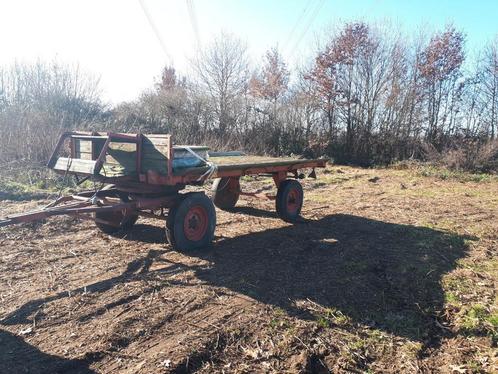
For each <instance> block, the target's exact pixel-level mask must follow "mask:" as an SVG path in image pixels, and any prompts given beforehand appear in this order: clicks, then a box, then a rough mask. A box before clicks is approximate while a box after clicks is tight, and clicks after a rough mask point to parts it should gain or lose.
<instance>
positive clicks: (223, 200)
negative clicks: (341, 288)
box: [0, 132, 327, 250]
mask: <svg viewBox="0 0 498 374" xmlns="http://www.w3.org/2000/svg"><path fill="white" fill-rule="evenodd" d="M326 162H327V160H326V159H313V160H307V159H290V158H287V159H281V158H277V159H275V158H264V157H263V158H262V157H252V156H251V157H248V156H241V155H238V154H237V153H236V152H225V153H216V152H215V153H208V149H207V148H206V147H199V146H197V147H196V146H181V145H173V143H172V137H171V135H163V134H157V135H145V134H121V133H97V132H92V133H87V132H67V133H64V134H62V135H61V137H60V139H59V141H58V143H57V145H56V147H55V149H54V152H53V154H52V156H51V157H50V160H49V161H48V165H47V166H48V167H49V168H51V169H53V170H54V171H55V172H57V173H60V174H64V175H74V176H75V178H76V179H77V181H78V182H82V181H84V180H88V179H90V180H93V181H94V182H96V183H101V184H102V187H101V188H98V189H95V190H91V191H84V192H80V193H77V194H74V195H70V196H62V197H60V198H58V199H56V200H55V201H54V202H52V203H51V204H49V205H47V206H46V207H44V208H43V209H39V210H36V211H32V212H27V213H22V214H16V215H10V216H7V217H5V218H4V219H0V227H1V226H6V225H10V224H16V223H23V222H31V221H35V220H40V219H45V218H48V217H51V216H56V215H73V216H78V217H81V218H88V219H92V220H94V221H95V224H96V226H97V227H98V228H99V229H100V230H102V231H103V232H105V233H108V234H113V233H116V232H119V231H122V230H129V229H130V228H131V227H132V226H133V224H134V223H135V222H136V221H137V219H138V217H139V216H145V217H152V218H157V219H162V220H164V221H166V234H167V239H168V241H169V242H170V244H171V245H172V246H173V247H174V248H176V249H178V250H189V249H195V248H202V247H205V246H207V245H209V244H210V243H211V241H212V240H213V237H214V231H215V226H216V211H215V208H214V205H216V206H217V207H218V208H220V209H225V210H230V209H231V208H233V207H234V206H235V204H236V203H237V200H238V199H239V196H240V195H249V196H254V197H262V198H268V199H273V200H275V206H276V211H277V214H278V215H279V216H280V217H281V218H282V219H284V220H285V221H288V222H294V221H296V220H297V219H298V217H299V215H300V212H301V207H302V204H303V189H302V187H301V184H300V183H299V181H298V180H299V179H300V178H303V177H304V175H303V174H300V173H299V171H300V170H301V169H312V172H311V174H310V176H311V177H315V168H318V167H325V164H326ZM244 175H267V176H271V177H273V180H274V182H275V185H276V187H277V194H276V195H273V196H272V195H269V194H262V193H245V192H243V191H241V188H240V183H239V179H240V177H241V176H244ZM213 178H215V181H214V183H213V194H212V198H211V199H210V198H209V197H207V196H206V194H205V193H204V192H182V190H184V189H185V188H186V186H187V185H194V186H200V185H203V184H204V183H205V182H206V181H207V180H210V179H213ZM213 204H214V205H213Z"/></svg>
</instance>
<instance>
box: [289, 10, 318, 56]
mask: <svg viewBox="0 0 498 374" xmlns="http://www.w3.org/2000/svg"><path fill="white" fill-rule="evenodd" d="M316 4H317V5H316V7H315V9H314V12H313V13H312V14H311V17H310V18H309V19H308V23H307V24H306V26H305V27H304V29H303V31H302V32H301V35H299V38H298V39H297V41H296V43H294V48H292V49H291V50H290V57H289V59H290V58H292V57H293V55H294V54H295V53H296V50H297V47H299V44H300V43H301V40H302V39H303V38H304V36H305V35H306V33H307V32H308V30H309V28H310V27H311V25H312V23H313V21H314V20H315V18H316V16H317V15H318V12H319V11H320V9H322V7H323V4H325V0H319V1H318V2H317V3H316Z"/></svg>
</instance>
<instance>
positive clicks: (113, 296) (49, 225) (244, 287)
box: [0, 167, 498, 373]
mask: <svg viewBox="0 0 498 374" xmlns="http://www.w3.org/2000/svg"><path fill="white" fill-rule="evenodd" d="M242 186H243V188H245V189H246V190H255V189H258V188H269V186H271V180H268V179H260V180H257V181H254V182H252V183H250V182H249V178H247V179H246V178H245V179H244V181H243V183H242ZM303 186H304V189H305V204H304V208H303V211H302V216H303V221H302V222H300V223H298V224H295V225H291V224H288V223H285V222H283V221H281V220H280V219H278V217H277V216H276V214H275V213H274V207H273V203H272V202H270V201H261V200H252V199H250V200H249V199H241V201H240V202H239V204H238V207H237V208H236V209H235V211H234V212H224V211H221V210H217V219H218V224H217V229H216V239H215V242H214V244H213V246H212V247H211V248H206V249H205V250H200V251H195V252H190V253H178V252H175V251H172V250H171V248H170V247H169V245H167V244H165V242H166V239H165V234H164V229H163V224H162V221H154V220H148V219H140V220H139V221H138V223H137V224H136V225H135V227H134V229H133V230H132V231H131V232H129V233H127V234H125V233H122V234H120V235H117V236H109V235H106V234H103V233H101V232H100V231H98V229H97V228H96V227H95V226H94V224H93V223H92V222H90V221H79V220H76V219H71V218H63V217H58V218H54V219H51V220H49V221H47V222H45V223H37V224H30V225H27V224H26V225H21V226H17V227H7V228H2V229H0V248H1V256H0V372H1V373H22V372H29V373H69V372H71V373H94V372H95V373H117V372H119V373H163V372H178V373H191V372H199V373H208V372H225V373H232V372H233V373H254V372H279V373H283V372H288V373H300V372H309V373H327V372H334V373H342V372H354V373H372V372H379V373H380V372H396V373H400V372H405V373H414V372H423V373H433V372H434V373H471V372H489V373H491V372H497V371H498V363H497V360H498V357H497V346H496V344H497V336H498V335H497V331H496V327H497V326H496V323H498V315H497V310H498V307H497V296H496V289H497V287H496V286H497V280H498V275H497V274H498V263H497V257H496V256H497V248H498V182H497V180H496V179H493V178H491V179H490V180H485V181H476V182H472V181H461V180H459V179H457V178H449V179H441V178H439V177H437V176H428V177H427V176H422V175H421V174H420V172H419V171H418V170H411V169H409V170H394V169H381V170H379V169H355V168H347V167H329V168H328V169H326V170H325V171H321V172H320V173H319V177H318V179H317V180H316V181H315V180H308V179H306V180H304V181H303ZM43 203H44V201H41V200H29V201H17V202H14V201H6V200H4V201H0V216H4V215H6V214H8V213H11V212H18V211H24V210H27V209H31V208H33V207H35V206H37V205H42V204H43Z"/></svg>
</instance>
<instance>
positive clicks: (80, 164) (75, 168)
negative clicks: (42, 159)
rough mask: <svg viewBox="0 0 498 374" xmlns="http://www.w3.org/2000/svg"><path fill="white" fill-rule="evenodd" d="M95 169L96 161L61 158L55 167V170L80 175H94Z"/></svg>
mask: <svg viewBox="0 0 498 374" xmlns="http://www.w3.org/2000/svg"><path fill="white" fill-rule="evenodd" d="M94 168H95V161H91V160H81V159H70V158H68V157H59V158H58V159H57V162H56V163H55V166H54V169H55V170H61V171H68V172H71V173H80V174H93V171H94Z"/></svg>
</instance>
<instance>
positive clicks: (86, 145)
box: [73, 139, 92, 153]
mask: <svg viewBox="0 0 498 374" xmlns="http://www.w3.org/2000/svg"><path fill="white" fill-rule="evenodd" d="M73 141H74V151H75V152H76V153H78V152H86V153H92V142H91V141H89V140H79V139H74V140H73Z"/></svg>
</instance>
